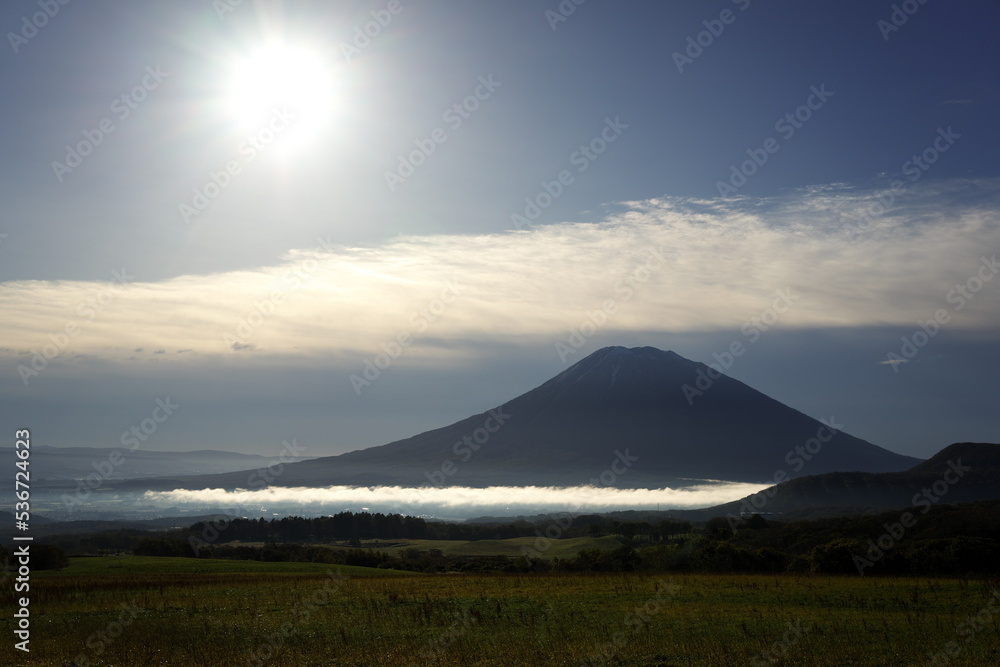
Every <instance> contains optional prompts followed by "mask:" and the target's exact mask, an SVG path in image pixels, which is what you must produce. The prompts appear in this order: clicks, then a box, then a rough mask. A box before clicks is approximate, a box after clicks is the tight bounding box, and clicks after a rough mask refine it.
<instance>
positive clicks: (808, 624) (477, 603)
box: [0, 556, 1000, 667]
mask: <svg viewBox="0 0 1000 667" xmlns="http://www.w3.org/2000/svg"><path fill="white" fill-rule="evenodd" d="M11 588H12V587H9V586H5V587H4V594H3V595H4V598H3V604H4V607H5V608H6V609H11V608H12V607H13V593H12V591H11ZM997 612H1000V581H996V580H993V581H990V580H967V579H928V578H873V577H859V576H840V577H830V576H808V575H801V576H798V575H719V574H676V573H675V574H637V573H602V574H544V575H534V574H529V575H522V574H498V575H492V574H491V575H470V574H420V575H416V574H409V573H403V572H397V571H393V570H386V569H370V568H361V567H345V566H339V567H337V566H334V567H331V566H329V565H324V564H313V563H261V562H253V561H209V560H203V559H184V558H155V557H136V556H117V557H103V558H73V559H71V563H70V565H69V567H67V568H65V569H63V570H61V571H58V572H37V573H34V574H33V576H32V580H31V628H32V633H31V654H30V658H28V660H25V658H26V657H27V656H25V655H24V654H23V653H20V654H18V655H15V653H19V652H17V651H15V650H14V649H13V642H12V641H7V642H5V643H4V645H3V648H2V649H0V662H2V664H31V665H50V666H54V667H64V666H66V665H69V664H72V663H74V662H75V663H76V664H77V665H78V666H79V667H83V666H85V665H130V666H131V665H137V666H141V665H263V664H272V665H345V666H346V665H352V666H353V665H358V666H361V665H372V666H375V665H380V666H385V667H390V666H391V667H396V666H398V665H424V664H433V665H456V666H458V665H463V666H466V665H497V666H499V665H504V666H506V665H542V664H544V665H587V664H607V665H629V666H636V667H639V666H642V667H653V666H658V667H666V666H668V665H677V666H681V665H684V666H688V665H691V666H694V665H719V666H723V665H724V666H727V667H728V666H730V665H748V664H749V665H763V664H775V665H831V666H833V665H838V666H839V665H873V666H874V665H879V666H885V665H925V664H940V665H943V664H949V665H993V664H1000V641H998V636H1000V635H998V623H1000V614H998V613H997ZM2 626H3V630H4V633H5V634H6V635H7V636H8V637H11V636H12V633H11V630H12V629H13V619H12V618H11V614H10V613H5V614H3V620H2ZM934 655H938V656H939V657H938V661H937V662H936V663H931V662H930V661H931V659H932V656H934ZM944 656H947V657H948V661H947V662H945V661H944V659H943V657H944ZM29 661H30V663H29Z"/></svg>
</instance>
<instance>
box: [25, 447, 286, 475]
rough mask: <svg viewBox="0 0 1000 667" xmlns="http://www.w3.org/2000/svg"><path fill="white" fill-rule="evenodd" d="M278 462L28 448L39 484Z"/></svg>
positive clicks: (208, 453) (205, 453)
mask: <svg viewBox="0 0 1000 667" xmlns="http://www.w3.org/2000/svg"><path fill="white" fill-rule="evenodd" d="M8 449H10V448H8ZM11 455H13V454H11ZM278 461H279V459H278V457H267V456H258V455H256V454H240V453H237V452H224V451H220V450H211V449H203V450H198V451H193V452H161V451H155V450H147V449H142V448H138V449H136V450H134V451H132V450H130V449H129V448H128V447H121V448H118V449H110V448H103V447H51V446H48V445H36V446H34V447H32V448H31V463H32V471H33V474H32V478H33V480H32V481H34V482H36V483H43V484H44V483H59V482H65V481H70V480H77V479H82V478H85V477H86V476H87V475H91V474H94V473H95V472H98V473H103V472H106V471H107V472H109V474H101V476H102V477H107V478H108V479H115V480H120V479H133V478H146V477H161V476H163V475H206V474H212V473H225V472H234V471H237V470H247V469H249V468H264V467H267V466H268V465H270V464H271V463H276V462H278Z"/></svg>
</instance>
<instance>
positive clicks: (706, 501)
mask: <svg viewBox="0 0 1000 667" xmlns="http://www.w3.org/2000/svg"><path fill="white" fill-rule="evenodd" d="M765 488H767V486H766V485H762V484H744V483H737V482H714V483H704V484H696V485H693V486H689V487H683V488H677V489H671V488H662V489H616V488H595V487H592V486H574V487H538V486H526V487H507V486H491V487H488V488H484V489H476V488H471V487H464V486H453V487H441V488H438V487H423V488H406V487H399V486H379V487H353V486H329V487H323V488H307V487H274V486H272V487H268V488H266V489H260V490H254V491H249V490H245V489H237V490H235V491H227V490H225V489H202V490H187V489H178V490H174V491H147V492H146V493H145V494H144V495H143V497H142V500H143V502H152V503H156V504H159V505H176V504H182V503H190V504H198V505H203V506H210V507H232V506H240V507H267V508H273V507H276V506H289V505H294V506H296V507H304V508H310V506H314V508H317V509H318V508H329V509H330V510H331V511H339V510H341V509H343V508H348V507H360V506H364V507H370V508H371V509H372V511H376V512H388V511H395V510H397V509H399V508H408V509H409V510H410V511H420V512H426V511H430V510H437V511H444V512H448V513H450V514H456V513H459V514H462V513H464V512H466V511H468V512H471V513H472V514H477V513H482V512H483V511H486V510H491V509H504V510H505V511H506V510H509V511H511V512H514V513H517V512H521V511H524V512H549V511H597V510H602V511H610V510H616V509H648V508H655V507H660V508H661V509H671V508H673V509H683V508H698V507H710V506H712V505H718V504H721V503H725V502H729V501H732V500H738V499H739V498H742V497H744V496H748V495H750V494H752V493H757V492H758V491H761V490H762V489H765ZM512 499H516V500H512ZM310 509H312V508H310Z"/></svg>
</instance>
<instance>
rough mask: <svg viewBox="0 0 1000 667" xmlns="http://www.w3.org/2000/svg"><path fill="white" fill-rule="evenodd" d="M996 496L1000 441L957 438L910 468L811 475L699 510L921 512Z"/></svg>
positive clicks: (797, 514)
mask: <svg viewBox="0 0 1000 667" xmlns="http://www.w3.org/2000/svg"><path fill="white" fill-rule="evenodd" d="M925 491H926V492H927V493H925ZM994 498H1000V444H991V443H982V442H960V443H956V444H953V445H949V446H948V447H945V448H944V449H942V450H941V451H940V452H938V453H937V454H935V455H934V456H933V457H931V458H930V459H928V460H927V461H924V462H923V463H920V464H918V465H916V466H914V467H912V468H910V469H909V470H905V471H901V472H889V473H861V472H847V473H844V472H833V473H826V474H823V475H810V476H807V477H800V478H798V479H793V480H791V481H789V482H785V483H783V484H779V485H777V486H774V487H771V488H769V489H765V490H764V491H762V492H761V493H760V494H755V495H754V496H748V497H747V498H743V499H741V500H738V501H735V502H732V503H726V504H724V505H718V506H716V507H712V508H708V509H705V510H699V512H701V513H702V514H703V515H704V516H725V515H727V514H737V515H738V514H740V513H741V512H754V511H759V512H762V513H771V512H773V513H781V514H783V515H785V516H786V518H795V517H804V516H809V517H817V516H833V515H837V514H856V513H858V512H860V511H864V512H874V511H881V510H883V509H886V508H896V507H911V506H912V507H914V508H915V510H916V512H917V513H922V512H923V511H924V508H925V507H927V506H928V505H930V506H934V505H941V504H954V503H966V502H973V501H979V500H991V499H994Z"/></svg>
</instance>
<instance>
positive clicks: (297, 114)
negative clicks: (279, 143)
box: [225, 44, 336, 135]
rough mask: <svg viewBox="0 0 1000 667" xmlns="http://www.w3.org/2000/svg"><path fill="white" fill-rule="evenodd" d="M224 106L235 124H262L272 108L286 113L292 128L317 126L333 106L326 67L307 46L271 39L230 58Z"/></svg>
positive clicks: (250, 126)
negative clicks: (251, 49)
mask: <svg viewBox="0 0 1000 667" xmlns="http://www.w3.org/2000/svg"><path fill="white" fill-rule="evenodd" d="M227 76H228V90H227V94H226V96H225V99H226V101H227V106H228V112H229V114H230V115H231V117H232V118H233V119H234V120H235V122H236V123H237V124H238V126H239V129H240V130H245V131H253V130H255V129H258V128H260V127H263V126H265V124H266V123H267V122H268V120H269V119H270V118H271V117H273V116H274V114H275V113H276V112H281V113H283V114H284V113H290V114H291V115H292V116H293V118H294V123H293V124H294V125H295V126H296V128H297V132H296V134H300V135H303V134H305V135H312V134H315V133H316V132H318V131H319V130H320V128H321V126H322V125H323V124H324V123H325V122H326V121H327V120H328V118H329V116H330V114H331V113H332V111H333V107H334V103H335V98H336V96H335V94H334V90H333V86H334V80H333V76H332V72H331V71H330V69H329V68H328V66H327V64H326V62H325V58H324V57H323V56H322V55H321V54H320V53H319V52H315V51H312V50H310V49H309V48H307V47H301V46H290V45H284V44H274V45H269V46H267V47H264V48H261V49H259V50H257V51H253V52H251V53H247V54H243V55H241V56H238V57H236V58H235V59H234V61H233V64H232V65H231V68H230V70H229V72H228V74H227Z"/></svg>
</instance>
